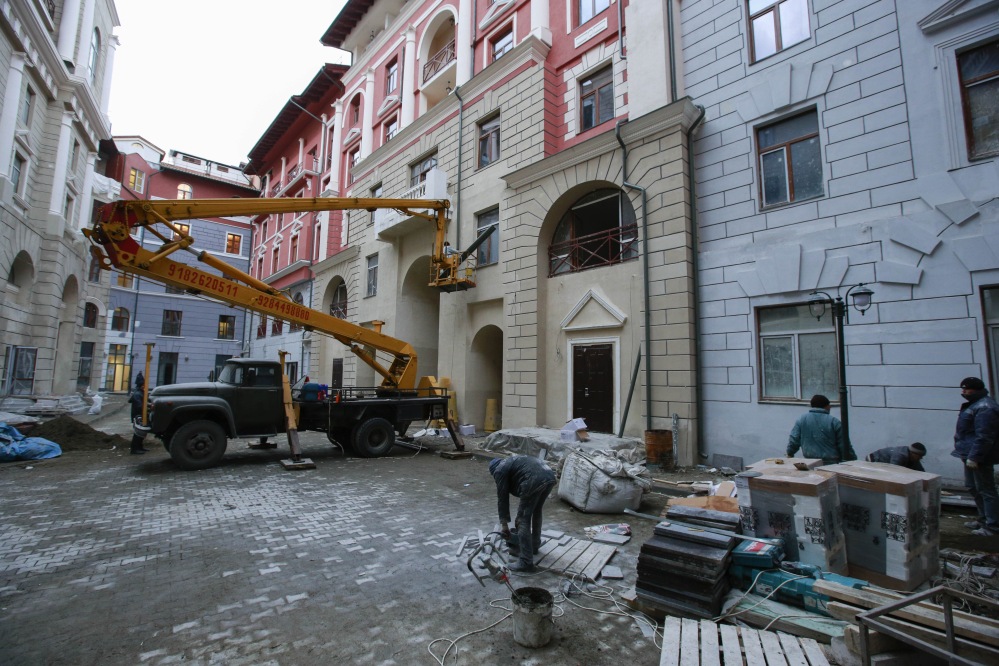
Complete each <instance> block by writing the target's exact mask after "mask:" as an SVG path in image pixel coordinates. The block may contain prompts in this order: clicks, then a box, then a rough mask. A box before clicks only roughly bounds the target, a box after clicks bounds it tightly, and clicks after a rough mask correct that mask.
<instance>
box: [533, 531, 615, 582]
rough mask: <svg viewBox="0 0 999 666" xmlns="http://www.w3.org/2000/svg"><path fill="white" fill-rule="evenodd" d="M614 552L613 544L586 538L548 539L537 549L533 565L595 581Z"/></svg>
mask: <svg viewBox="0 0 999 666" xmlns="http://www.w3.org/2000/svg"><path fill="white" fill-rule="evenodd" d="M616 552H617V548H615V547H614V546H611V545H608V544H605V543H596V542H594V541H589V540H587V539H576V538H575V537H564V538H562V539H561V540H559V539H549V540H548V541H546V542H545V543H543V544H542V545H541V549H540V550H538V553H537V555H536V556H535V558H534V565H535V566H536V567H538V568H540V569H546V570H548V571H553V572H555V573H560V574H568V575H570V576H572V575H582V576H583V577H584V578H586V579H587V580H591V581H595V580H596V579H597V578H598V577H599V576H600V571H601V570H602V569H603V568H604V566H605V565H606V564H607V562H609V561H610V558H612V557H614V553H616Z"/></svg>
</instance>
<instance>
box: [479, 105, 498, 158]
mask: <svg viewBox="0 0 999 666" xmlns="http://www.w3.org/2000/svg"><path fill="white" fill-rule="evenodd" d="M499 157H500V117H499V115H495V116H493V117H492V118H489V119H488V120H484V121H482V123H480V124H479V168H482V167H484V166H488V165H490V164H492V163H493V162H495V161H496V160H498V159H499Z"/></svg>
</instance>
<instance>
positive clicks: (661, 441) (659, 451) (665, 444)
mask: <svg viewBox="0 0 999 666" xmlns="http://www.w3.org/2000/svg"><path fill="white" fill-rule="evenodd" d="M645 464H647V465H659V466H660V467H661V468H663V469H673V432H672V431H671V430H646V431H645Z"/></svg>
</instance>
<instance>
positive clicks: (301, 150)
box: [298, 137, 305, 173]
mask: <svg viewBox="0 0 999 666" xmlns="http://www.w3.org/2000/svg"><path fill="white" fill-rule="evenodd" d="M304 160H305V139H303V138H302V137H298V171H299V173H301V172H302V171H303V170H304V169H305V161H304Z"/></svg>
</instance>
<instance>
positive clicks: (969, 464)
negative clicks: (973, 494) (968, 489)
mask: <svg viewBox="0 0 999 666" xmlns="http://www.w3.org/2000/svg"><path fill="white" fill-rule="evenodd" d="M964 466H965V467H967V468H968V469H978V463H976V462H975V461H974V460H970V459H969V460H968V461H967V462H966V463H964Z"/></svg>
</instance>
